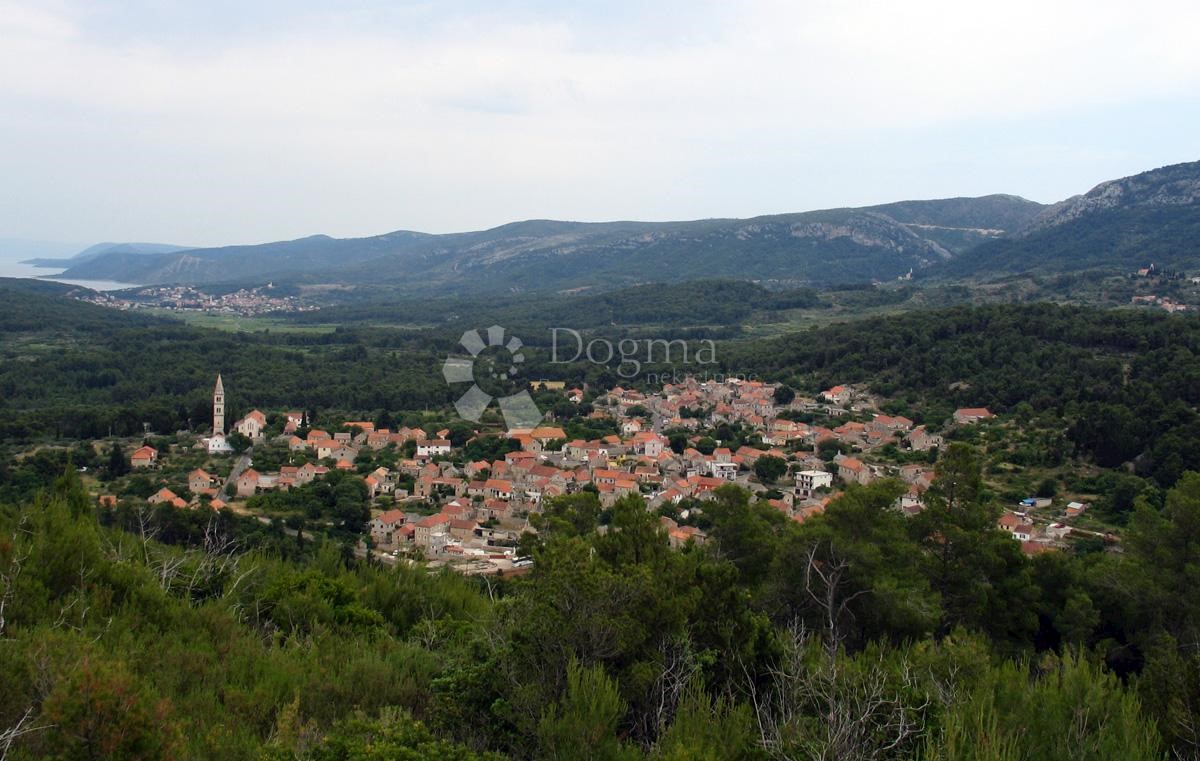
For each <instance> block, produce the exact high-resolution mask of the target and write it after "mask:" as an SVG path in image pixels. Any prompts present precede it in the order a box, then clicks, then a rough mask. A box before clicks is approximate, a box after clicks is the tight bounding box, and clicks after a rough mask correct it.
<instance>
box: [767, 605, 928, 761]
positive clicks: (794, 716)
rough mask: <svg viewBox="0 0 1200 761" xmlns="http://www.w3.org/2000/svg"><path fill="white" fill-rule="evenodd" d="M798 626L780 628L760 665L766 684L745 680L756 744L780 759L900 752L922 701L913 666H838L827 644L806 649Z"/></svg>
mask: <svg viewBox="0 0 1200 761" xmlns="http://www.w3.org/2000/svg"><path fill="white" fill-rule="evenodd" d="M811 641H812V635H811V634H810V633H809V632H808V631H807V630H806V629H805V627H804V626H803V624H801V623H799V622H798V621H797V622H793V623H792V624H791V625H790V626H789V627H788V629H787V639H786V641H785V654H784V656H783V657H782V658H781V660H780V661H779V662H778V663H777V664H775V665H774V666H773V667H771V668H770V669H769V670H768V673H767V678H766V685H765V686H764V687H762V688H759V687H757V686H756V685H755V683H754V681H753V680H750V682H749V692H750V702H751V706H752V707H753V709H754V714H755V719H756V721H757V724H758V728H759V733H760V738H761V743H762V746H763V748H764V749H765V750H766V751H767V752H768V753H769V754H770V755H771V756H772V757H773V758H777V759H781V761H799V760H800V759H809V760H810V761H834V760H835V759H836V760H837V761H879V760H880V759H885V758H888V757H891V756H893V755H895V754H898V753H899V752H901V751H902V750H903V749H904V747H905V746H906V745H907V744H908V743H910V742H912V741H913V740H914V739H915V738H916V737H917V736H918V735H919V734H920V733H921V731H922V730H923V729H924V715H925V711H926V709H927V708H928V707H929V704H930V699H929V697H928V696H927V695H925V696H923V697H921V698H920V699H919V701H917V702H913V701H912V700H911V699H910V698H909V695H921V694H922V693H921V692H920V691H919V690H918V679H917V676H916V675H915V673H914V672H913V669H912V668H911V667H910V665H909V664H908V663H907V661H905V662H903V663H902V664H901V666H900V669H899V673H898V674H896V675H894V676H889V673H888V670H887V666H886V664H885V663H883V660H882V655H881V656H880V662H879V663H877V664H874V665H873V667H870V668H862V665H863V664H858V665H857V666H856V668H854V669H846V668H844V667H843V661H841V660H840V659H839V657H838V653H837V652H834V653H832V655H831V654H830V651H829V649H828V647H827V646H825V647H822V649H821V655H820V656H814V655H810V653H811V650H812V648H811V647H810V642H811Z"/></svg>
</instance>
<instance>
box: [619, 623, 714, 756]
mask: <svg viewBox="0 0 1200 761" xmlns="http://www.w3.org/2000/svg"><path fill="white" fill-rule="evenodd" d="M658 649H659V662H660V664H661V667H660V669H659V673H658V676H657V677H656V678H655V680H654V684H653V686H652V687H651V690H650V697H649V700H648V701H647V704H646V708H645V710H643V711H641V712H640V714H639V715H638V717H637V719H636V722H635V723H636V732H637V735H638V736H639V737H641V738H642V739H643V741H644V742H645V743H646V744H647V745H649V743H651V742H652V741H653V740H654V738H656V737H658V735H660V734H661V733H662V731H663V730H664V729H665V728H666V727H667V725H668V724H670V723H671V721H672V719H674V717H675V712H676V711H677V710H678V708H679V701H680V699H681V698H682V697H683V693H684V691H685V690H687V688H688V685H689V684H691V682H692V680H693V679H694V678H695V677H696V675H697V674H698V673H699V671H700V664H699V663H697V661H696V653H695V650H694V649H693V648H692V641H691V638H690V637H688V636H687V635H684V636H682V637H673V638H669V639H663V640H662V641H661V642H660V643H659V648H658Z"/></svg>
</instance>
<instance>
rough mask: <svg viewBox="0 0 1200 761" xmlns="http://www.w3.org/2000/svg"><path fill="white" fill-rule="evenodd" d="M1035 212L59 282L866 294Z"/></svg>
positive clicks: (574, 231) (128, 263) (292, 244)
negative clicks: (719, 281)
mask: <svg viewBox="0 0 1200 761" xmlns="http://www.w3.org/2000/svg"><path fill="white" fill-rule="evenodd" d="M1042 208H1043V207H1041V206H1040V205H1039V204H1036V203H1033V202H1031V201H1026V200H1024V199H1020V198H1016V197H1014V196H985V197H982V198H956V199H944V200H934V201H906V202H903V203H899V204H892V205H887V206H876V207H868V208H861V209H830V210H824V211H812V212H804V213H798V214H779V215H771V216H762V217H755V218H752V219H706V220H696V221H688V222H605V223H581V222H559V221H553V220H531V221H526V222H516V223H512V224H508V225H503V226H501V227H497V228H494V229H491V230H485V231H480V232H470V233H456V234H448V235H427V234H423V233H415V232H408V231H399V232H393V233H389V234H386V235H380V236H374V237H369V238H356V239H334V238H330V237H328V236H324V235H316V236H310V237H307V238H302V239H299V240H293V241H282V242H277V243H268V244H263V245H256V246H229V247H224V248H210V249H195V250H190V251H180V252H175V253H169V254H157V255H146V254H131V253H121V252H114V253H111V254H106V255H102V256H100V257H97V258H95V259H92V260H90V261H86V262H83V263H81V264H79V265H78V266H76V267H72V268H71V269H70V270H68V272H67V275H68V276H70V277H73V278H99V279H113V280H120V281H124V282H137V283H161V282H183V283H213V282H231V281H246V280H274V281H280V280H298V281H305V282H336V283H391V284H394V285H395V286H396V287H397V288H401V289H404V290H409V291H423V292H434V291H440V292H445V291H450V290H458V291H469V292H480V291H491V292H501V291H504V290H521V291H530V290H543V289H558V288H573V287H580V286H588V285H593V286H594V285H604V286H610V287H611V286H612V285H629V284H636V283H644V282H647V281H663V280H669V281H684V280H694V279H701V278H729V277H732V278H739V279H756V280H776V281H781V282H784V283H790V284H807V283H838V282H849V281H869V280H870V279H872V278H879V279H893V278H895V277H897V276H900V275H903V274H905V273H907V272H908V271H909V270H910V269H920V268H921V267H924V266H928V265H930V264H932V263H934V262H937V261H941V260H944V259H948V258H950V257H952V256H954V255H956V254H957V253H960V252H962V251H964V250H966V249H967V248H969V247H970V246H973V245H976V244H978V243H979V242H981V241H984V240H989V239H992V238H995V237H997V236H999V235H1002V234H1004V233H1005V232H1006V231H1011V230H1014V229H1016V228H1017V227H1019V226H1021V225H1022V224H1024V223H1026V222H1028V221H1029V220H1030V219H1032V218H1033V217H1034V216H1035V215H1036V214H1037V213H1038V212H1039V211H1040V210H1041V209H1042ZM892 215H895V216H892Z"/></svg>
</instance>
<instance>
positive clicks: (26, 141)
mask: <svg viewBox="0 0 1200 761" xmlns="http://www.w3.org/2000/svg"><path fill="white" fill-rule="evenodd" d="M453 7H454V8H455V10H453V11H450V12H441V11H439V10H437V9H436V8H432V7H429V6H413V7H405V8H403V9H402V11H403V12H397V13H385V12H383V11H382V10H377V9H373V8H371V7H370V6H367V5H360V6H359V7H358V8H357V10H356V11H355V12H354V13H350V14H336V13H335V14H330V13H328V12H325V11H320V10H314V9H311V8H309V9H306V12H304V13H297V14H293V15H288V14H287V11H286V6H284V7H283V8H279V9H275V10H276V11H277V14H278V15H277V16H276V17H277V18H278V19H279V22H278V23H271V19H272V17H273V15H272V14H269V13H260V14H258V16H255V18H259V17H260V16H261V18H260V20H259V21H257V22H255V23H254V24H250V25H248V26H243V27H240V28H239V29H238V32H237V33H236V34H231V35H228V36H225V35H221V34H220V33H218V32H215V31H214V30H213V29H211V28H209V27H208V26H203V25H202V28H200V29H198V30H197V31H195V32H190V31H189V26H188V25H187V24H184V23H183V20H176V23H174V24H172V23H168V21H169V20H168V21H161V20H160V21H161V23H154V24H149V25H148V26H146V27H145V28H141V27H139V26H137V25H136V23H135V19H136V18H138V17H139V16H138V15H135V14H133V13H130V14H128V15H127V16H126V17H121V20H120V21H119V22H113V21H111V20H108V21H105V22H104V23H101V21H104V20H103V19H102V20H100V21H98V20H97V19H96V18H95V17H93V16H92V15H90V13H92V12H91V11H89V10H87V6H79V5H72V4H56V5H44V4H43V5H36V6H35V5H33V4H27V3H12V2H8V3H0V39H4V40H5V44H4V45H3V46H0V112H3V113H6V114H8V116H7V117H4V118H3V119H2V120H0V138H4V145H6V146H7V147H4V148H0V169H5V170H9V171H13V170H16V171H18V172H20V173H21V174H22V175H24V176H26V177H28V178H29V182H28V185H29V190H30V195H29V196H28V197H26V198H25V199H23V203H24V205H25V207H26V208H25V209H24V210H23V212H22V213H28V212H33V214H34V216H33V218H34V219H38V220H40V221H39V223H42V224H44V222H45V220H46V219H49V218H51V215H50V214H49V212H47V211H46V210H45V209H46V208H47V207H49V206H50V205H52V204H54V202H55V199H58V202H59V203H58V207H59V209H60V210H61V209H65V210H66V211H67V212H69V213H71V214H73V215H74V216H73V217H72V218H73V219H86V218H87V217H89V215H90V216H91V217H93V218H92V219H90V220H88V221H87V224H88V225H94V224H95V223H96V222H97V221H98V220H97V219H96V218H97V217H102V216H103V214H105V213H107V214H109V215H110V216H114V215H115V216H116V217H119V218H120V220H121V221H122V222H126V221H136V220H138V219H141V220H143V221H142V222H141V223H140V224H141V225H142V229H145V228H146V227H150V228H153V229H155V230H156V231H160V232H161V233H162V234H164V235H166V236H167V237H177V236H171V235H170V234H169V233H170V232H171V230H181V231H182V233H181V234H183V235H190V236H192V239H194V240H197V241H199V240H200V239H201V238H206V237H207V238H218V239H220V240H230V239H237V237H238V236H239V235H251V236H253V235H255V234H259V235H262V236H266V237H271V236H274V235H278V234H280V233H282V232H283V231H284V230H295V233H296V234H301V233H303V232H311V231H314V228H311V227H309V228H307V229H297V228H300V227H303V226H304V225H313V224H315V225H318V226H319V227H318V229H321V230H326V231H331V232H345V233H348V232H352V231H353V232H359V233H369V232H375V231H381V230H383V229H387V228H388V227H390V226H393V225H396V224H406V225H407V226H414V227H424V228H427V229H461V228H464V227H470V226H476V225H478V224H480V223H487V222H497V223H498V222H501V221H504V220H506V219H509V218H511V217H512V216H542V215H550V214H556V215H564V216H565V215H568V214H573V215H575V216H577V217H590V218H596V217H602V216H606V215H610V214H619V215H621V216H641V217H647V216H654V215H655V214H666V215H672V216H674V215H680V214H683V215H686V212H687V211H688V210H689V209H694V210H695V211H696V212H703V211H708V210H709V209H710V208H713V207H715V206H717V205H719V204H720V203H729V202H730V201H731V200H732V199H734V198H737V197H739V196H741V197H744V199H745V200H744V201H743V202H742V204H741V205H739V206H738V208H736V209H729V210H727V211H725V212H724V213H735V212H738V211H741V210H742V209H744V208H749V207H751V206H753V205H755V204H757V205H758V207H759V208H760V209H761V210H763V211H768V210H781V209H778V208H777V207H775V206H774V205H772V204H770V203H769V201H768V200H767V199H764V198H762V197H756V194H754V193H753V192H742V191H738V192H730V188H729V185H730V181H731V180H734V179H737V180H739V181H745V180H748V179H751V178H749V177H747V175H746V174H745V173H743V171H742V169H743V168H744V167H746V166H755V167H760V168H761V167H764V166H766V167H770V166H771V165H772V164H779V165H781V166H784V167H786V168H787V169H788V170H789V171H794V172H801V171H803V170H804V169H805V168H806V167H814V166H821V162H820V161H818V160H815V159H814V158H813V156H814V154H817V155H819V154H820V153H821V152H822V147H823V146H824V147H825V148H826V150H827V151H828V152H831V153H839V155H842V154H846V153H847V152H848V151H849V152H851V153H852V151H851V149H850V147H849V146H854V145H857V144H860V143H864V142H866V143H869V142H870V141H871V140H874V139H890V138H889V136H896V135H904V134H906V133H910V134H911V133H919V132H931V131H938V130H947V129H963V130H972V129H980V130H984V129H986V127H987V125H988V124H989V123H995V122H997V121H999V122H1009V121H1019V120H1038V119H1044V120H1054V119H1059V118H1062V116H1063V115H1064V114H1069V113H1072V112H1079V111H1082V110H1087V109H1104V108H1111V107H1115V106H1120V105H1122V104H1130V103H1136V102H1145V101H1148V100H1159V101H1162V100H1170V99H1173V98H1187V97H1192V95H1191V94H1192V93H1194V92H1196V90H1197V86H1198V85H1200V46H1197V45H1195V44H1194V41H1193V40H1191V39H1189V36H1190V33H1191V32H1192V31H1194V30H1195V29H1196V28H1200V6H1196V5H1195V4H1194V3H1184V2H1150V3H1143V4H1142V5H1141V6H1139V7H1136V8H1135V7H1133V6H1130V5H1129V4H1126V3H1118V2H1089V3H1082V2H1075V1H1074V0H1069V1H1068V2H1061V3H1053V4H1046V3H1035V2H1028V1H1026V0H1017V1H1016V2H1010V3H1005V4H995V5H992V6H990V7H985V6H982V5H979V4H964V3H951V2H941V1H936V2H935V1H932V0H923V1H919V2H908V3H895V2H881V1H876V0H863V1H861V2H833V1H832V0H829V1H824V0H822V1H818V2H804V3H796V2H754V3H749V4H746V5H744V6H743V5H742V4H739V6H738V10H737V11H736V13H735V12H732V11H731V10H730V9H729V8H727V7H725V6H709V5H703V4H701V5H696V6H685V7H686V8H689V9H692V10H691V12H690V13H688V15H687V16H686V17H685V16H681V15H679V13H678V12H672V13H665V14H664V13H653V12H649V11H647V10H646V9H645V8H644V7H640V6H630V7H622V6H619V5H618V6H613V8H614V9H615V10H614V11H613V12H612V13H611V14H608V15H605V14H604V13H602V12H597V14H593V15H590V16H587V15H585V16H583V17H581V16H579V15H572V14H569V13H560V12H557V11H554V10H552V9H536V8H528V7H526V6H522V5H520V4H517V5H515V6H513V7H511V8H506V11H507V12H505V13H504V14H503V15H501V14H500V13H499V12H497V11H496V10H490V9H486V8H471V7H465V8H464V7H463V6H460V5H458V6H453ZM229 12H230V13H236V11H229ZM681 18H685V19H686V22H683V23H681V22H680V21H679V19H681ZM189 21H191V19H189ZM376 22H377V23H376ZM114 23H115V26H116V28H115V31H114ZM986 148H987V145H986V141H984V142H981V144H980V145H979V150H981V151H982V150H986ZM1186 158H1189V157H1180V160H1183V159H1186ZM867 169H868V167H865V166H854V165H850V166H848V167H847V170H848V171H850V172H855V171H859V172H865V171H866V170H867ZM768 171H769V170H768ZM822 171H827V168H825V169H822ZM868 176H869V175H868ZM101 179H107V180H108V181H109V183H110V184H109V186H108V189H107V194H106V196H105V197H104V198H100V199H97V198H95V197H94V196H93V197H92V198H91V201H92V203H93V204H94V205H95V207H94V208H92V209H91V210H88V209H87V208H84V206H85V203H84V202H85V199H86V198H87V196H86V195H85V192H86V189H87V188H94V187H95V186H96V182H97V181H98V180H101ZM113 180H116V184H113V183H112V181H113ZM697 181H701V182H703V183H704V185H703V186H702V187H701V188H696V187H686V186H688V185H690V184H692V183H694V182H697ZM127 183H128V184H129V185H132V186H133V187H129V186H128V185H127ZM763 184H764V186H765V187H771V186H772V183H771V182H770V181H769V180H768V181H764V183H763ZM681 186H682V189H681ZM147 187H170V188H173V189H174V190H175V192H177V193H178V194H179V195H178V196H177V197H176V198H175V199H174V201H175V203H176V205H178V206H184V207H186V208H188V209H189V210H193V211H198V212H199V214H200V218H201V219H202V220H203V221H202V223H201V222H200V221H198V220H197V219H196V217H195V216H194V215H193V214H187V215H184V214H181V213H180V212H179V211H177V210H175V209H174V207H173V206H172V204H171V201H172V199H171V198H169V197H157V198H148V197H147V194H146V192H145V189H146V188H147ZM56 188H57V189H56ZM704 190H707V191H708V197H709V198H710V199H712V200H711V201H710V204H711V205H708V204H704V203H696V200H697V198H698V197H701V196H703V195H704V193H703V191H704ZM56 194H57V195H56ZM669 198H677V199H679V200H680V202H679V203H672V202H670V201H669V200H668V199H669ZM781 200H782V201H784V202H786V201H788V200H791V199H781ZM830 200H831V201H832V200H834V199H830ZM768 206H769V207H771V208H763V207H768ZM235 210H236V212H235ZM639 210H642V211H641V213H639ZM713 210H714V211H715V212H716V213H721V212H719V211H718V210H716V209H713ZM621 212H624V213H623V214H622V213H621ZM2 214H3V212H0V215H2ZM238 215H240V216H241V218H238ZM149 218H154V219H156V220H157V221H155V222H154V224H151V225H147V224H146V223H145V220H146V219H149ZM6 224H12V220H10V219H6V218H5V217H3V216H0V229H2V228H3V227H4V226H5V225H6ZM11 232H12V233H14V234H24V235H29V234H31V231H30V230H28V229H24V230H12V231H11ZM119 232H121V231H120V230H113V231H112V233H119ZM136 232H138V229H132V230H128V231H126V234H127V235H129V236H131V237H145V235H140V236H134V233H136ZM59 237H61V236H59ZM117 237H121V236H119V235H118V236H117ZM159 237H162V236H161V235H160V236H159ZM213 242H215V241H213Z"/></svg>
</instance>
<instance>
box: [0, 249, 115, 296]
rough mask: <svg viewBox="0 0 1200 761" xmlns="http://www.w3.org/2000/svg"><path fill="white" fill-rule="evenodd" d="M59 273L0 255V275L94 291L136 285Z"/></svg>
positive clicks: (56, 270) (58, 271) (59, 271)
mask: <svg viewBox="0 0 1200 761" xmlns="http://www.w3.org/2000/svg"><path fill="white" fill-rule="evenodd" d="M61 273H62V270H58V269H54V268H48V267H34V266H33V265H30V264H21V262H19V261H17V260H16V259H7V258H4V257H0V277H30V278H37V279H39V280H53V281H54V282H56V283H67V284H69V285H78V286H82V287H83V288H91V289H92V290H94V291H119V290H121V289H123V288H136V287H137V283H118V282H117V281H115V280H69V279H65V278H61V277H56V275H59V274H61Z"/></svg>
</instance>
